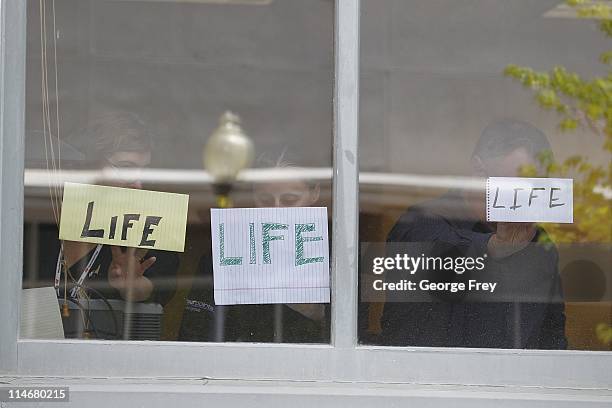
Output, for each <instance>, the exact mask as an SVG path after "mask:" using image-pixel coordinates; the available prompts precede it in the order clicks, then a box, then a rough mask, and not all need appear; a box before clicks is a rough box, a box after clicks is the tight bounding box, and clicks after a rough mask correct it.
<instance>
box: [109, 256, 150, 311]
mask: <svg viewBox="0 0 612 408" xmlns="http://www.w3.org/2000/svg"><path fill="white" fill-rule="evenodd" d="M111 252H112V255H113V259H112V262H111V265H110V267H109V268H108V283H109V284H110V285H111V286H112V287H114V288H115V289H117V290H118V291H120V292H121V294H122V297H123V298H124V299H126V300H131V301H135V302H140V301H143V300H146V299H147V298H148V297H149V296H150V295H151V292H152V290H153V284H152V283H151V281H150V280H149V279H148V278H147V277H146V276H144V273H145V271H146V270H147V269H149V268H150V267H151V266H152V265H153V264H154V263H155V261H156V258H155V257H150V258H147V259H145V260H144V261H143V262H142V263H141V262H140V260H139V259H137V257H136V248H128V249H127V250H126V251H125V252H121V248H119V247H117V246H112V247H111Z"/></svg>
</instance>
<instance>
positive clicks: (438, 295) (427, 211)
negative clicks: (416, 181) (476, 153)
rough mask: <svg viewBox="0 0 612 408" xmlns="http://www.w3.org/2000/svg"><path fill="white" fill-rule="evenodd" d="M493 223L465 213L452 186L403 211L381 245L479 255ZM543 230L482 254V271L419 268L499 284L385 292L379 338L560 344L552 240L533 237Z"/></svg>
mask: <svg viewBox="0 0 612 408" xmlns="http://www.w3.org/2000/svg"><path fill="white" fill-rule="evenodd" d="M494 229H495V225H490V224H484V223H482V222H479V221H477V220H475V219H474V218H473V217H472V216H470V212H469V209H468V208H467V205H466V203H465V201H464V199H463V197H462V196H460V195H459V194H457V193H454V192H453V193H449V194H447V195H445V196H443V197H441V198H439V199H437V200H432V201H430V202H427V203H425V204H423V205H419V206H415V207H413V208H411V209H409V210H408V211H407V212H406V213H404V215H402V216H401V217H400V219H399V221H398V222H397V223H396V225H395V226H394V227H393V229H392V230H391V232H390V233H389V235H388V237H387V247H388V248H389V247H391V246H396V247H398V243H401V244H399V248H401V246H402V245H404V246H405V247H410V245H412V244H408V243H428V252H427V253H426V254H425V255H427V256H433V257H451V258H455V259H456V258H458V257H482V256H483V255H484V254H486V253H487V244H488V241H489V238H490V237H491V235H492V234H493V233H494ZM543 234H545V232H544V231H543V230H541V229H539V230H538V232H537V234H536V236H535V238H534V240H533V241H532V243H530V244H529V245H528V246H527V247H526V248H525V249H523V250H521V251H519V252H516V253H514V254H513V255H510V256H508V257H506V258H502V259H491V258H490V257H489V258H486V257H485V258H486V259H487V261H486V267H485V269H484V270H482V271H470V272H465V273H463V274H460V275H458V274H456V273H455V272H454V271H450V272H449V271H445V270H433V271H421V272H419V274H418V275H415V276H416V277H417V279H429V280H431V281H433V282H451V281H452V282H464V283H465V282H468V281H469V280H470V279H477V280H479V281H495V282H497V283H498V285H499V287H498V289H497V291H496V292H494V293H489V294H474V293H472V292H468V291H466V292H463V293H450V292H435V293H431V294H427V295H425V296H430V299H429V300H425V301H422V300H423V298H419V299H418V301H410V299H405V298H404V299H403V301H401V302H399V301H398V300H400V299H393V296H391V298H390V300H391V301H389V300H388V301H387V303H386V304H385V308H384V312H383V317H382V330H383V331H382V342H383V344H385V345H393V346H430V347H490V348H534V349H564V348H566V346H567V343H566V339H565V334H564V326H565V316H564V304H563V302H562V295H561V282H560V276H559V273H558V254H557V251H556V248H555V247H554V245H552V244H540V243H539V242H541V241H542V240H541V239H540V238H541V237H542V235H543ZM396 251H397V249H396ZM390 255H391V256H392V254H389V253H388V254H387V256H390ZM419 255H420V254H419ZM413 279H414V276H413ZM393 300H395V301H393Z"/></svg>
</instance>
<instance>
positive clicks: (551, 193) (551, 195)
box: [548, 187, 565, 208]
mask: <svg viewBox="0 0 612 408" xmlns="http://www.w3.org/2000/svg"><path fill="white" fill-rule="evenodd" d="M555 190H561V189H560V188H557V187H551V188H550V201H549V202H548V207H550V208H554V207H561V206H562V205H565V203H561V204H553V201H559V198H553V194H554V193H555Z"/></svg>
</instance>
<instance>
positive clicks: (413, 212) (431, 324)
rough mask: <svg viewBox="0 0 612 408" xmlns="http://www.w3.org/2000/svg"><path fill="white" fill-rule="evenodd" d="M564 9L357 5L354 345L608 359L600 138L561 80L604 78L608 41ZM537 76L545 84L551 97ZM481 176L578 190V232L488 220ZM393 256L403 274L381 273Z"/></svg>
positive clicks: (610, 274) (597, 122) (497, 4)
mask: <svg viewBox="0 0 612 408" xmlns="http://www.w3.org/2000/svg"><path fill="white" fill-rule="evenodd" d="M552 3H554V2H552ZM559 7H561V9H562V10H566V11H567V7H566V8H564V7H563V6H562V5H561V6H558V5H554V4H551V2H540V3H537V4H534V3H528V2H523V1H511V2H507V1H505V2H502V1H467V2H456V1H441V2H431V1H426V0H424V1H403V2H393V1H364V2H363V8H364V10H363V19H362V21H363V29H362V53H361V61H362V72H361V80H362V92H361V111H360V126H361V127H360V130H361V132H360V134H361V139H360V141H361V142H360V143H361V144H360V157H361V161H360V169H361V184H360V223H361V224H360V241H361V256H362V263H361V284H362V286H361V294H362V297H361V303H360V305H361V307H360V340H361V341H362V342H363V343H366V344H382V345H393V346H443V347H476V348H483V347H484V348H520V349H566V348H567V349H579V350H610V347H612V343H610V342H609V337H607V335H605V332H606V330H607V329H606V328H609V327H610V324H611V323H612V322H611V321H610V316H611V311H612V309H611V307H612V303H611V300H612V297H611V296H612V292H611V291H610V282H612V270H611V269H610V268H611V265H610V251H611V250H612V247H611V246H610V238H611V237H610V231H612V224H611V223H612V219H611V218H610V215H609V209H610V197H609V187H610V186H609V181H606V180H607V178H606V177H608V176H609V167H608V166H609V164H610V150H609V147H605V143H606V140H607V141H608V143H609V137H610V136H609V133H606V132H605V131H604V130H603V127H601V128H600V127H599V126H603V124H604V123H605V120H604V119H603V118H602V117H601V116H597V115H592V113H594V111H595V110H596V109H598V108H597V105H596V103H595V102H591V104H590V105H589V104H587V103H586V102H582V101H581V100H580V99H579V98H577V97H575V96H571V95H572V93H571V92H572V91H571V90H570V91H567V86H570V87H571V86H578V85H576V84H575V82H571V81H573V80H572V79H570V77H569V74H568V77H564V72H576V73H577V74H578V75H580V77H581V78H584V80H585V81H586V80H587V79H589V78H593V77H605V75H606V73H607V67H606V66H605V65H603V64H602V63H601V62H600V59H599V54H600V53H602V52H604V51H605V50H606V46H607V39H606V37H605V35H604V33H602V32H601V31H600V30H597V29H596V27H597V23H596V22H594V21H592V20H585V19H578V18H576V17H575V14H572V13H570V12H568V13H567V16H566V17H563V16H558V14H557V11H558V10H559ZM569 10H571V9H569ZM572 16H573V18H569V17H572ZM519 67H525V68H519ZM555 67H556V68H555ZM534 72H542V74H541V77H544V72H550V73H549V74H547V75H548V78H549V80H550V81H551V82H552V85H553V86H552V87H547V86H546V83H545V82H544V81H545V79H541V81H542V82H540V83H537V82H535V81H537V80H538V79H537V77H536V75H537V74H535V73H534ZM553 72H555V73H553ZM529 75H532V76H533V77H534V79H533V80H532V79H529V77H528V76H529ZM521 78H525V81H526V82H527V81H532V82H530V84H531V86H532V88H533V89H531V88H529V87H524V86H521V85H522V84H521ZM555 81H556V82H555ZM564 81H565V82H564ZM554 86H557V88H556V89H555V88H554ZM564 87H565V88H564ZM563 89H565V93H563ZM592 92H594V93H597V92H599V91H598V90H593V91H592ZM574 95H575V94H574ZM547 97H548V98H549V99H546V98H547ZM557 98H558V99H559V102H560V103H563V104H565V105H564V106H567V114H565V115H564V114H560V113H559V112H556V111H559V110H561V109H566V108H561V105H555V104H556V103H557V102H556V100H557ZM588 109H591V110H593V112H591V113H589V112H588ZM589 115H591V116H589ZM574 120H576V122H574ZM573 125H576V128H575V129H574V126H573ZM564 127H565V130H563V129H564ZM606 138H607V139H606ZM593 169H598V170H597V171H598V172H599V171H600V172H601V174H599V175H595V173H594V172H593V171H592V170H593ZM606 174H607V175H606ZM487 177H551V178H555V177H557V178H564V177H565V178H571V179H573V182H574V211H573V214H574V219H573V223H570V224H562V223H541V224H521V223H519V224H517V223H508V222H506V223H503V222H501V223H500V222H497V223H496V222H487V217H486V213H485V207H486V203H485V183H484V182H483V179H485V178H487ZM543 193H544V191H543V189H542V188H540V189H539V190H538V191H537V194H543ZM535 195H536V194H534V195H533V196H531V197H532V198H533V200H532V198H530V196H528V194H527V192H522V191H520V194H519V195H515V196H514V200H515V201H513V202H510V203H509V204H508V206H512V205H517V201H516V200H517V199H518V205H519V206H520V205H521V203H520V201H521V200H522V199H523V198H525V200H526V201H525V205H526V206H527V205H532V204H533V205H535V200H538V199H541V198H536V197H535ZM499 198H500V200H501V196H500V197H499ZM510 199H511V200H512V196H511V197H510ZM527 201H528V202H527ZM499 205H502V204H501V202H500V204H499ZM598 214H599V215H598ZM404 255H406V256H407V257H408V258H410V259H407V260H406V261H407V263H406V265H404V261H405V260H404V259H403V256H404ZM397 256H400V257H401V258H402V261H401V262H402V263H401V264H398V263H394V262H391V263H389V264H388V265H383V264H382V261H383V260H384V259H385V258H389V257H391V258H395V257H397ZM377 262H378V264H377ZM414 262H421V263H422V264H421V265H418V264H417V263H414ZM442 262H444V264H442ZM392 264H393V265H392ZM376 265H378V267H379V268H378V269H381V270H380V271H376V270H375V269H376ZM382 270H385V272H386V273H385V274H383V273H382ZM402 282H409V283H407V284H406V285H402ZM383 284H393V285H392V286H383ZM408 285H412V286H410V287H409V286H408Z"/></svg>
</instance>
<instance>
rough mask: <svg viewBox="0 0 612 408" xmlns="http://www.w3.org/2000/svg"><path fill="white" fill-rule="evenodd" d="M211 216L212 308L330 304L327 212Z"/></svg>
mask: <svg viewBox="0 0 612 408" xmlns="http://www.w3.org/2000/svg"><path fill="white" fill-rule="evenodd" d="M210 211H211V230H212V231H211V232H212V247H213V248H212V249H213V251H212V253H213V275H214V288H215V304H217V305H236V304H262V303H329V297H330V294H329V240H328V235H327V208H322V207H299V208H295V207H294V208H231V209H211V210H210Z"/></svg>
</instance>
